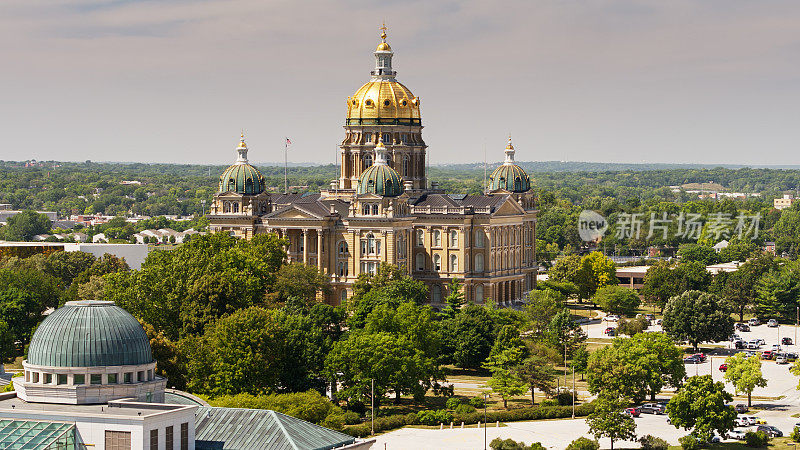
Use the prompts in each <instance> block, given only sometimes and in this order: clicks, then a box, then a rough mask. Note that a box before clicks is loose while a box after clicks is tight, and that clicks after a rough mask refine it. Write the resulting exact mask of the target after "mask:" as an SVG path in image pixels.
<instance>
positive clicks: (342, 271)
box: [337, 261, 348, 277]
mask: <svg viewBox="0 0 800 450" xmlns="http://www.w3.org/2000/svg"><path fill="white" fill-rule="evenodd" d="M337 272H338V273H339V276H340V277H346V276H347V275H348V273H347V272H348V269H347V261H339V262H338V264H337Z"/></svg>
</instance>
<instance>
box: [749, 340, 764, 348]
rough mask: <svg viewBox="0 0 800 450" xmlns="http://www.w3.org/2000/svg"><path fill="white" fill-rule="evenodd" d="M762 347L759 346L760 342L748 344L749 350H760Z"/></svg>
mask: <svg viewBox="0 0 800 450" xmlns="http://www.w3.org/2000/svg"><path fill="white" fill-rule="evenodd" d="M760 347H761V346H760V345H758V342H753V341H750V342H748V343H747V349H748V350H758V349H759V348H760Z"/></svg>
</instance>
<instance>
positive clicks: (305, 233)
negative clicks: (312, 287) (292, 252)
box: [303, 229, 308, 264]
mask: <svg viewBox="0 0 800 450" xmlns="http://www.w3.org/2000/svg"><path fill="white" fill-rule="evenodd" d="M303 264H308V230H307V229H303Z"/></svg>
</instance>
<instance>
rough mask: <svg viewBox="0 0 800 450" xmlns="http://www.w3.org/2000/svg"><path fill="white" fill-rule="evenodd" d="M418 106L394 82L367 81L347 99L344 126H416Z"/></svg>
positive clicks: (405, 89) (414, 98) (410, 95)
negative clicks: (345, 123) (345, 124)
mask: <svg viewBox="0 0 800 450" xmlns="http://www.w3.org/2000/svg"><path fill="white" fill-rule="evenodd" d="M419 103H420V102H419V98H418V97H415V96H414V94H412V93H411V91H410V90H409V89H408V88H407V87H405V86H403V84H402V83H400V82H398V81H390V80H377V81H369V82H367V83H366V84H364V85H363V86H361V88H360V89H359V90H357V91H356V93H355V94H353V96H352V97H349V98H348V99H347V124H348V125H372V124H374V125H420V109H419Z"/></svg>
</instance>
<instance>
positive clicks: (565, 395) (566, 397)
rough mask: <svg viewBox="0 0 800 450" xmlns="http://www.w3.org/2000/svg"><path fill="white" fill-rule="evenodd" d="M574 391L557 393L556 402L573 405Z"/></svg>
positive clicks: (562, 404)
mask: <svg viewBox="0 0 800 450" xmlns="http://www.w3.org/2000/svg"><path fill="white" fill-rule="evenodd" d="M572 395H573V394H572V391H562V392H559V393H558V395H556V398H555V400H556V402H558V404H559V405H561V406H572Z"/></svg>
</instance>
